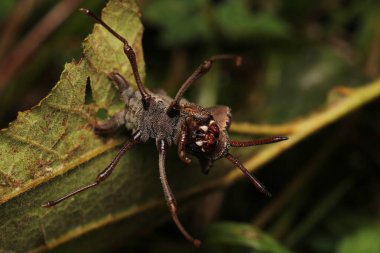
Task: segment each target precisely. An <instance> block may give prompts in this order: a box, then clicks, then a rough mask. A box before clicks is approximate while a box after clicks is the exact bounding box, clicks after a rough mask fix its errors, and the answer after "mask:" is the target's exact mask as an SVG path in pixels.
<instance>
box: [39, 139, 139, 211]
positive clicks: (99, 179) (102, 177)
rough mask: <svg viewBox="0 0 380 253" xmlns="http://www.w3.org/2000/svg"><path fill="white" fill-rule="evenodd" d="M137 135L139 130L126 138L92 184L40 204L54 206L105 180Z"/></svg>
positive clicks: (136, 141) (135, 141)
mask: <svg viewBox="0 0 380 253" xmlns="http://www.w3.org/2000/svg"><path fill="white" fill-rule="evenodd" d="M139 137H140V132H137V133H136V134H134V135H133V138H132V140H128V141H127V142H126V143H125V144H124V146H123V147H122V148H121V149H120V151H119V152H118V153H117V155H116V156H115V158H114V159H113V160H112V162H111V163H110V164H109V165H108V166H107V167H106V168H105V169H104V170H103V171H102V172H100V173H99V174H98V176H97V177H96V179H95V182H93V183H92V184H89V185H86V186H83V187H81V188H79V189H77V190H75V191H73V192H71V193H69V194H67V195H65V196H63V197H61V198H58V199H55V200H52V201H47V202H46V203H43V204H42V206H43V207H52V206H55V205H57V204H59V203H61V202H62V201H64V200H66V199H68V198H70V197H72V196H74V195H76V194H78V193H80V192H83V191H85V190H87V189H90V188H92V187H95V186H97V185H98V184H100V183H101V182H103V181H104V180H106V179H107V178H108V176H109V175H111V173H112V171H113V169H114V168H115V167H116V165H117V163H118V162H119V161H120V159H121V157H122V156H123V155H124V154H125V152H127V151H128V150H129V149H130V148H131V147H132V146H133V145H134V144H136V143H138V142H139Z"/></svg>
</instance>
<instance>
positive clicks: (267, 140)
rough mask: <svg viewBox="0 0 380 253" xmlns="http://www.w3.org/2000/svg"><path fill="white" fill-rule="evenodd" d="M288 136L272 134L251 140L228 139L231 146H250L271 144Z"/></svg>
mask: <svg viewBox="0 0 380 253" xmlns="http://www.w3.org/2000/svg"><path fill="white" fill-rule="evenodd" d="M287 139H288V137H286V136H274V137H269V138H263V139H257V140H253V141H234V140H230V144H231V147H237V148H242V147H250V146H258V145H264V144H271V143H276V142H280V141H286V140H287Z"/></svg>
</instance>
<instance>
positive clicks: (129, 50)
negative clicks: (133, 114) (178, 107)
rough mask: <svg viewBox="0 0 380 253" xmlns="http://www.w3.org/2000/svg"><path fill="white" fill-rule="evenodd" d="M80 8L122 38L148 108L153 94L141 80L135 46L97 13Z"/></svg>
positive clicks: (114, 34)
mask: <svg viewBox="0 0 380 253" xmlns="http://www.w3.org/2000/svg"><path fill="white" fill-rule="evenodd" d="M79 10H80V11H81V12H82V13H84V14H85V15H87V16H89V17H91V18H93V19H95V20H96V21H97V22H98V23H99V24H100V25H102V26H103V27H104V28H105V29H107V31H109V32H110V33H111V34H112V35H113V36H115V37H116V38H117V39H118V40H120V41H121V42H122V43H123V44H124V53H125V55H126V56H127V57H128V60H129V63H130V64H131V67H132V70H133V75H134V77H135V80H136V83H137V87H138V89H139V91H140V93H141V96H142V103H143V106H144V109H147V108H148V107H149V104H150V98H151V96H150V94H149V93H148V92H147V91H146V90H145V88H144V85H143V83H142V81H141V78H140V74H139V69H138V67H137V60H136V54H135V52H134V51H133V48H132V47H131V46H130V45H129V43H128V41H127V40H126V39H125V38H124V37H123V36H121V35H120V34H118V33H117V32H115V30H113V29H112V28H111V27H110V26H109V25H107V24H106V23H105V22H104V21H103V20H102V19H101V18H99V17H98V16H96V15H95V13H93V12H92V11H90V10H88V9H85V8H80V9H79Z"/></svg>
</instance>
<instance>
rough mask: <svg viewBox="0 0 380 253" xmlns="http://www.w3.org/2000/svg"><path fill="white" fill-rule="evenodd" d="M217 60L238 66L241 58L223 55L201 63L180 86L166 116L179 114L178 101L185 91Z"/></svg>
mask: <svg viewBox="0 0 380 253" xmlns="http://www.w3.org/2000/svg"><path fill="white" fill-rule="evenodd" d="M219 60H234V61H235V64H236V65H237V66H239V65H240V64H241V57H240V56H237V55H232V54H224V55H215V56H212V57H210V58H209V59H207V60H205V61H203V62H202V64H201V65H200V66H199V67H198V68H197V69H196V70H195V71H194V73H193V74H192V75H191V76H190V77H189V78H187V79H186V81H185V82H184V83H183V84H182V86H181V88H180V89H179V90H178V92H177V94H176V96H175V98H174V101H173V102H172V103H171V104H170V106H169V108H168V110H167V114H168V115H169V116H170V117H174V116H176V115H178V113H179V101H180V100H181V99H182V98H183V95H184V94H185V92H186V91H187V89H188V88H189V87H190V86H191V85H192V84H194V82H195V81H197V80H198V79H199V78H201V77H202V76H203V75H204V74H206V73H207V72H208V71H209V70H210V69H211V67H212V65H213V63H214V61H219Z"/></svg>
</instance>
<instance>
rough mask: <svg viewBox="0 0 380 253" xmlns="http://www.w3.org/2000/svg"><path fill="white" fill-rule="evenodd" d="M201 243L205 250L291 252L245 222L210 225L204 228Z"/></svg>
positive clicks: (257, 252) (267, 252)
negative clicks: (204, 231)
mask: <svg viewBox="0 0 380 253" xmlns="http://www.w3.org/2000/svg"><path fill="white" fill-rule="evenodd" d="M203 244H204V247H205V248H207V250H206V251H205V252H256V253H259V252H266V253H289V252H291V251H289V250H288V249H286V248H285V247H284V246H282V245H281V244H279V243H278V242H277V241H276V240H275V239H274V238H272V237H271V236H270V235H268V234H265V233H264V232H263V231H261V230H260V229H258V228H256V227H254V226H252V225H249V224H245V223H233V222H222V223H216V224H214V225H211V226H210V227H209V228H208V229H207V230H206V233H205V235H204V242H203ZM238 248H240V249H241V251H238V250H237V249H238Z"/></svg>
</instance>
